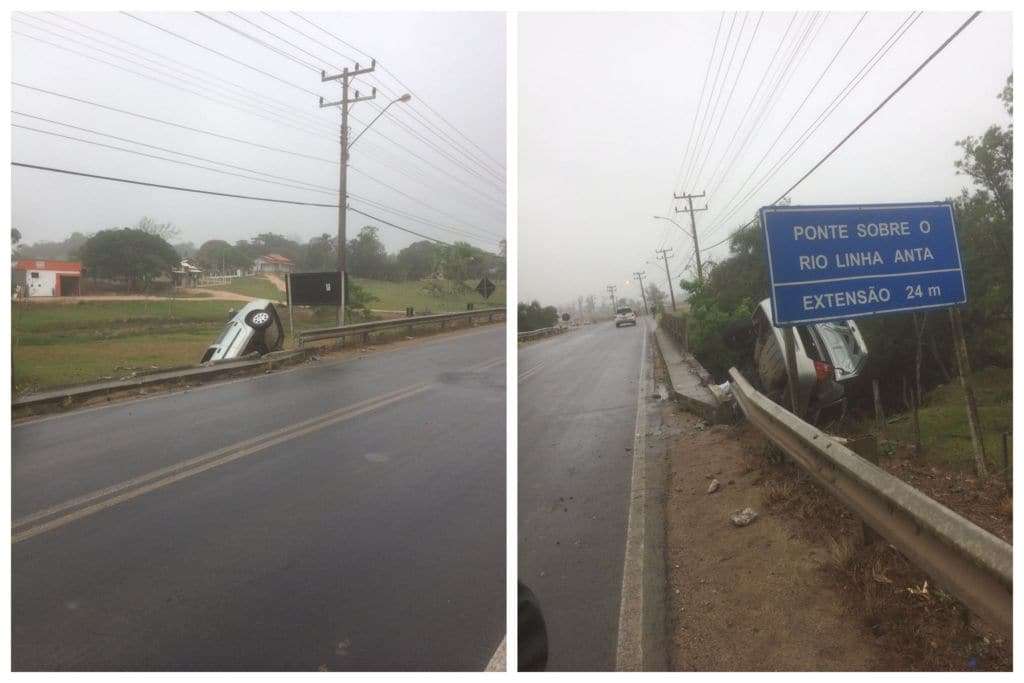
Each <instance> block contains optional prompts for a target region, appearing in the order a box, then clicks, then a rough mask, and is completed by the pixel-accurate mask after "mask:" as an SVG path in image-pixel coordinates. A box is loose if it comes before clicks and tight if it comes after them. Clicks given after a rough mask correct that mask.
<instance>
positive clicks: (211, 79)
mask: <svg viewBox="0 0 1024 683" xmlns="http://www.w3.org/2000/svg"><path fill="white" fill-rule="evenodd" d="M48 14H50V15H51V16H53V17H56V18H58V19H60V20H62V21H67V22H70V23H73V24H75V25H77V26H80V27H82V28H84V29H86V30H88V31H91V32H94V33H98V34H100V35H102V36H106V37H108V38H112V39H113V40H116V41H118V42H119V43H123V44H125V45H129V46H131V48H132V50H134V51H135V52H132V51H129V50H128V49H126V48H124V47H120V46H115V45H113V44H111V43H109V42H106V41H103V40H100V39H99V38H97V37H95V36H92V35H88V34H86V33H82V32H81V31H77V30H75V29H72V28H68V27H66V26H61V25H59V24H56V23H54V22H52V21H50V20H47V19H44V18H42V17H38V16H35V15H25V14H23V16H25V17H28V18H31V19H32V20H33V21H38V22H42V23H45V24H47V25H48V26H53V27H55V28H57V29H59V30H61V31H65V32H67V33H71V34H74V35H77V36H81V37H83V38H85V39H87V40H89V41H93V42H95V43H99V44H100V45H104V46H108V47H112V48H114V49H117V50H121V51H124V52H127V53H128V54H129V55H130V57H131V60H138V59H142V60H145V61H147V62H150V63H152V64H156V65H158V66H159V67H160V68H162V69H169V68H175V69H176V70H177V72H178V73H170V74H167V73H165V74H164V75H166V76H169V77H171V78H175V79H178V80H182V79H183V78H185V77H187V78H189V79H192V80H195V81H200V82H206V83H214V84H217V87H222V86H224V85H226V86H228V87H231V88H234V89H237V90H240V91H241V92H242V93H243V95H244V96H245V98H247V99H249V100H254V101H255V102H257V106H259V107H260V108H266V109H268V110H269V111H272V112H274V108H276V109H278V110H283V111H285V112H287V114H289V115H291V116H293V117H294V116H302V117H305V118H306V119H307V120H309V121H310V123H311V124H312V125H317V126H323V125H327V124H326V122H325V121H323V120H322V119H320V118H319V117H317V116H315V115H313V114H311V113H310V112H308V111H305V110H302V109H297V108H295V107H292V106H291V105H290V104H288V103H286V102H282V101H281V100H278V99H275V98H273V97H270V96H269V95H266V94H264V93H258V94H254V93H253V90H252V88H251V87H248V86H242V85H239V84H238V83H235V82H233V81H229V80H227V79H225V78H221V77H220V76H218V75H216V74H214V73H211V72H209V71H206V70H204V69H200V68H199V67H196V66H192V65H191V64H187V63H185V62H182V61H180V60H177V59H174V58H172V57H168V56H167V55H165V54H163V53H160V52H157V51H155V50H152V49H150V48H147V47H145V46H143V45H139V44H138V43H133V42H132V41H129V40H125V39H124V38H121V37H119V36H116V35H114V34H111V33H108V32H106V31H103V30H101V29H98V28H96V27H94V26H90V25H88V24H85V23H82V22H80V21H77V20H75V19H73V18H71V17H65V16H62V15H60V14H57V13H55V12H48ZM33 28H35V29H36V30H41V31H46V32H48V33H51V34H52V31H50V30H49V29H44V28H40V27H37V26H33ZM53 35H57V34H53ZM59 37H60V38H61V39H63V40H70V41H71V42H78V41H74V40H73V39H70V38H67V37H66V36H59ZM79 44H82V45H85V44H84V43H79ZM86 47H88V48H89V49H91V50H97V51H99V52H103V53H104V54H110V55H111V56H113V57H116V58H118V59H127V58H125V57H123V56H121V55H114V54H112V53H109V52H105V51H102V50H98V48H95V47H93V46H91V45H86ZM138 52H143V53H148V54H150V55H155V56H156V57H158V58H159V59H160V60H163V61H164V62H169V63H170V64H172V65H174V66H173V67H170V66H168V65H167V64H163V63H161V62H160V61H157V60H154V59H151V58H148V57H144V56H141V55H139V54H137V53H138ZM182 68H184V69H187V70H189V71H194V72H197V73H199V74H203V76H196V75H194V74H186V73H181V69H182ZM268 103H269V104H268ZM274 113H276V114H278V115H279V116H280V115H281V112H280V111H276V112H274Z"/></svg>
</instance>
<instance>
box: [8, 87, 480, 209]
mask: <svg viewBox="0 0 1024 683" xmlns="http://www.w3.org/2000/svg"><path fill="white" fill-rule="evenodd" d="M12 85H15V86H17V87H20V88H25V89H27V90H32V91H35V92H40V93H43V94H46V95H51V96H53V97H59V98H62V99H67V100H70V101H74V102H78V103H81V104H87V105H89V106H92V107H97V108H100V109H105V110H108V111H113V112H116V113H119V114H124V115H126V116H132V117H135V118H139V119H143V120H146V121H151V122H154V123H160V124H162V125H166V126H172V127H174V128H179V129H182V130H187V131H189V132H193V133H199V134H201V135H208V136H211V137H215V138H219V139H222V140H228V141H230V142H236V143H240V144H244V145H249V146H251V147H255V148H258V149H263V150H267V151H272V152H278V153H281V154H288V155H290V156H295V157H300V158H304V159H310V160H313V161H321V162H324V163H328V164H332V165H335V166H337V165H338V163H339V162H338V160H336V159H328V158H326V157H320V156H316V155H312V154H305V153H302V152H296V151H294V150H289V149H283V148H281V147H274V146H271V145H265V144H262V143H259V142H256V141H253V140H245V139H242V138H237V137H233V136H230V135H224V134H222V133H217V132H214V131H210V130H204V129H202V128H196V127H194V126H188V125H184V124H181V123H175V122H173V121H167V120H165V119H160V118H156V117H153V116H147V115H145V114H139V113H138V112H133V111H129V110H127V109H121V108H118V107H113V106H110V105H106V104H101V103H99V102H94V101H92V100H87V99H84V98H80V97H75V96H73V95H68V94H65V93H59V92H56V91H53V90H47V89H45V88H39V87H36V86H32V85H28V84H27V83H20V82H17V81H12ZM364 144H365V143H364ZM426 163H427V164H428V165H430V166H431V167H433V168H435V169H436V170H438V171H439V172H441V173H443V174H445V175H446V176H448V177H449V178H451V179H452V180H454V181H455V182H456V183H459V184H460V185H461V186H462V187H464V188H466V189H469V190H472V191H474V192H479V190H477V189H476V188H475V187H473V186H471V185H467V184H465V183H463V182H462V181H460V180H459V179H458V178H456V177H455V176H453V175H451V174H449V173H447V172H446V171H445V170H444V169H440V168H438V167H436V166H433V164H430V163H429V162H426ZM384 165H385V166H388V167H391V164H388V163H385V164H384ZM353 170H356V169H355V168H353ZM484 196H486V195H484Z"/></svg>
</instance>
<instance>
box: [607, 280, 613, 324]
mask: <svg viewBox="0 0 1024 683" xmlns="http://www.w3.org/2000/svg"><path fill="white" fill-rule="evenodd" d="M606 289H607V290H608V293H609V294H611V295H612V315H613V316H614V315H615V285H608V287H606Z"/></svg>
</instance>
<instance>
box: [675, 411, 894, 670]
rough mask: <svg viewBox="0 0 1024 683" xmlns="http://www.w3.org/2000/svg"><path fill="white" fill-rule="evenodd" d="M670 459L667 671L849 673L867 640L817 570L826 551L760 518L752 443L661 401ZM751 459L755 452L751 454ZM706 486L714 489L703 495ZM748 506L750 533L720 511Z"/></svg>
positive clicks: (780, 523)
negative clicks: (715, 488) (752, 511)
mask: <svg viewBox="0 0 1024 683" xmlns="http://www.w3.org/2000/svg"><path fill="white" fill-rule="evenodd" d="M662 411H663V421H664V426H663V430H665V431H664V434H663V435H662V436H663V438H664V439H665V440H666V442H667V443H668V450H669V452H670V454H671V455H670V457H669V464H668V477H667V482H668V495H667V499H666V561H667V574H668V600H667V604H666V608H667V611H668V619H667V621H668V628H669V642H668V650H669V657H670V665H671V667H670V668H672V669H673V670H688V671H766V670H767V671H857V670H868V669H871V668H873V666H874V663H875V660H876V648H875V645H874V642H873V641H872V640H871V639H870V638H868V637H867V636H866V635H865V632H864V631H863V630H862V629H861V628H859V626H858V625H857V624H856V623H854V622H853V621H852V620H851V618H850V616H849V613H848V612H847V610H846V608H845V605H844V603H843V600H842V596H841V595H840V594H839V593H838V592H837V591H836V590H835V588H834V586H833V584H832V583H830V581H829V579H828V577H827V575H826V574H825V572H824V571H823V570H822V569H823V567H824V566H825V564H826V563H827V562H828V560H829V558H828V553H827V551H826V550H825V549H823V548H822V547H821V546H817V545H814V544H812V543H810V542H809V541H807V540H805V539H802V538H800V537H799V536H798V535H797V534H796V533H793V532H792V531H790V530H789V529H788V528H787V525H786V524H785V520H783V519H781V518H779V517H777V516H774V515H772V514H769V513H766V512H765V511H764V505H763V495H764V494H763V492H762V488H761V487H760V485H759V478H760V477H759V473H758V470H757V468H755V467H753V466H752V464H751V459H750V458H751V455H752V454H751V453H750V452H749V451H750V448H751V444H752V443H756V441H746V440H743V439H740V438H737V435H738V434H740V433H742V431H743V428H742V427H740V428H734V427H726V426H715V427H710V426H708V425H707V424H706V423H705V422H704V421H703V420H700V419H699V418H696V417H693V416H692V415H689V414H687V413H684V412H683V411H682V410H680V409H679V408H678V407H676V406H673V405H671V404H669V403H666V404H665V405H663V406H662ZM754 455H757V456H760V453H758V454H754ZM712 479H717V480H718V481H719V483H720V489H719V490H718V491H717V492H716V493H710V494H709V493H708V488H709V484H710V482H711V481H712ZM748 506H749V507H752V508H754V509H755V510H756V511H758V512H759V513H760V516H759V517H758V518H757V519H756V520H755V521H754V522H753V523H751V524H750V525H749V526H746V527H742V528H738V527H735V526H733V525H732V524H731V522H730V520H729V517H730V515H731V514H732V513H733V512H735V511H737V510H741V509H743V508H745V507H748Z"/></svg>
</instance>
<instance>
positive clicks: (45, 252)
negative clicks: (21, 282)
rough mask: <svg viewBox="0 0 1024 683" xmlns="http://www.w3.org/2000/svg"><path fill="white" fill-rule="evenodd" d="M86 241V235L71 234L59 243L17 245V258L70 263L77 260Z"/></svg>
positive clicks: (87, 237)
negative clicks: (79, 251)
mask: <svg viewBox="0 0 1024 683" xmlns="http://www.w3.org/2000/svg"><path fill="white" fill-rule="evenodd" d="M87 239H89V236H88V235H85V234H83V233H81V232H73V233H71V235H70V236H69V237H68V238H67V239H64V240H61V241H60V242H36V243H34V244H26V243H24V242H23V243H21V244H20V245H18V258H23V259H54V260H56V261H70V260H73V259H77V258H78V250H79V249H80V248H81V247H82V245H83V244H85V241H86V240H87Z"/></svg>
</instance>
